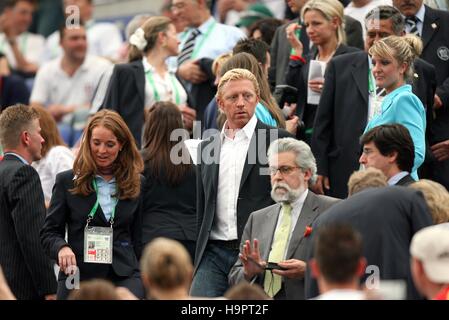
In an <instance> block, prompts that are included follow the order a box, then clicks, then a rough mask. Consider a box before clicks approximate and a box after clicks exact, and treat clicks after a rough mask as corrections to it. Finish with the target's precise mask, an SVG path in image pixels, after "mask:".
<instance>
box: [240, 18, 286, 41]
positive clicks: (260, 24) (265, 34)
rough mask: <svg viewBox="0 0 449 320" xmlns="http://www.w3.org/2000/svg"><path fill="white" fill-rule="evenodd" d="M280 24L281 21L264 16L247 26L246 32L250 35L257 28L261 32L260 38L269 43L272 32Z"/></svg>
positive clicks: (271, 39)
mask: <svg viewBox="0 0 449 320" xmlns="http://www.w3.org/2000/svg"><path fill="white" fill-rule="evenodd" d="M281 25H282V21H281V20H279V19H275V18H265V19H261V20H258V21H256V22H254V23H253V24H252V25H251V27H250V28H249V31H248V34H249V35H250V36H251V35H252V34H253V33H254V31H256V30H259V31H260V33H261V34H262V38H261V39H262V40H263V41H264V42H265V43H266V44H268V45H271V42H272V41H273V37H274V33H275V32H276V30H277V28H278V27H280V26H281Z"/></svg>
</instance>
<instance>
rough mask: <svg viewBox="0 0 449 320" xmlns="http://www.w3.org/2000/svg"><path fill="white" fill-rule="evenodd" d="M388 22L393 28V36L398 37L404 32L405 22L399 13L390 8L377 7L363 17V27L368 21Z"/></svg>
mask: <svg viewBox="0 0 449 320" xmlns="http://www.w3.org/2000/svg"><path fill="white" fill-rule="evenodd" d="M373 19H376V20H389V19H391V25H392V26H393V32H394V34H395V35H397V36H400V35H401V33H402V32H403V31H404V30H405V20H404V17H403V16H402V14H401V12H400V11H399V10H398V9H396V8H395V7H392V6H378V7H375V8H373V9H372V10H371V11H369V12H368V13H367V14H366V16H365V26H367V25H368V21H369V20H373Z"/></svg>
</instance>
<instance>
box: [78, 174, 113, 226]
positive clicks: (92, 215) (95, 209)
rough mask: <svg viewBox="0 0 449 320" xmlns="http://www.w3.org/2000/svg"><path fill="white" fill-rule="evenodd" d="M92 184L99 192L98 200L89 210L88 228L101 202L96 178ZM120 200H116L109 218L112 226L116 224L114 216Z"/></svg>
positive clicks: (96, 191)
mask: <svg viewBox="0 0 449 320" xmlns="http://www.w3.org/2000/svg"><path fill="white" fill-rule="evenodd" d="M92 185H93V186H94V189H95V193H96V194H97V201H96V202H95V204H94V206H93V207H92V209H91V210H90V212H89V215H88V218H87V225H86V228H87V227H88V226H89V223H90V222H91V221H92V220H93V218H94V216H95V214H96V213H97V209H98V206H99V204H100V201H99V198H100V197H99V196H98V186H97V181H95V178H94V180H93V181H92ZM117 203H118V200H116V201H115V204H114V207H113V208H112V212H111V218H110V219H109V223H110V224H111V228H112V225H113V224H114V217H115V207H116V206H117Z"/></svg>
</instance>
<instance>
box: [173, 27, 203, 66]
mask: <svg viewBox="0 0 449 320" xmlns="http://www.w3.org/2000/svg"><path fill="white" fill-rule="evenodd" d="M200 33H201V32H200V30H198V29H193V30H192V32H191V33H190V35H189V37H188V38H187V41H186V42H185V43H184V46H183V47H182V50H181V53H180V54H179V55H178V66H180V65H181V64H183V63H184V62H186V61H187V60H189V59H190V58H191V57H192V52H193V49H194V48H195V39H196V37H197V36H198V35H199V34H200Z"/></svg>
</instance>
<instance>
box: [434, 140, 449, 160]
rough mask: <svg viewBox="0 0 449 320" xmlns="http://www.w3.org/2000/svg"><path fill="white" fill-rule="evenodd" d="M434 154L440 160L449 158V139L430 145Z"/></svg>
mask: <svg viewBox="0 0 449 320" xmlns="http://www.w3.org/2000/svg"><path fill="white" fill-rule="evenodd" d="M430 149H431V150H432V154H433V155H434V157H435V158H436V159H437V160H438V161H444V160H447V159H449V140H445V141H442V142H439V143H437V144H434V145H433V146H431V147H430Z"/></svg>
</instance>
